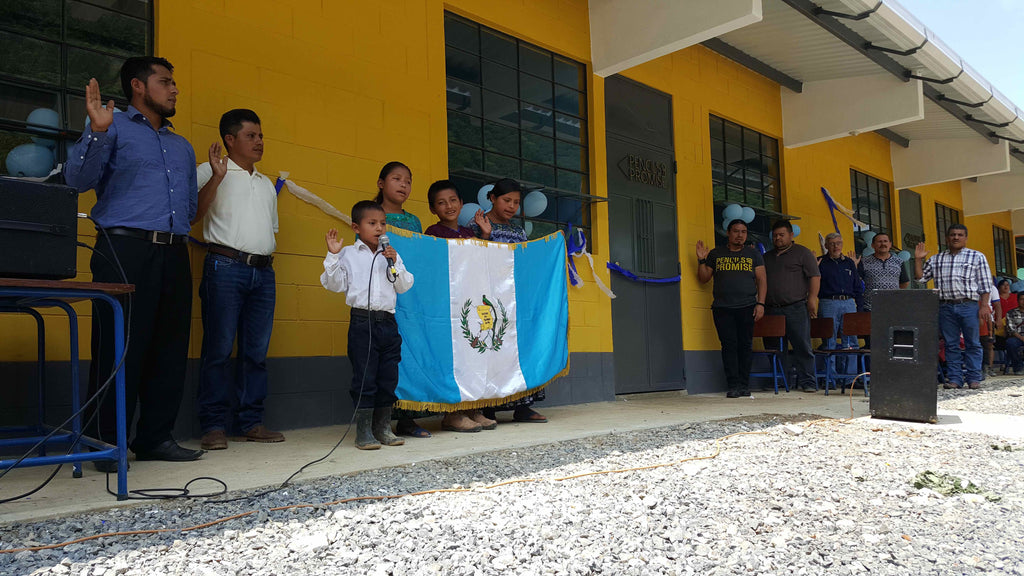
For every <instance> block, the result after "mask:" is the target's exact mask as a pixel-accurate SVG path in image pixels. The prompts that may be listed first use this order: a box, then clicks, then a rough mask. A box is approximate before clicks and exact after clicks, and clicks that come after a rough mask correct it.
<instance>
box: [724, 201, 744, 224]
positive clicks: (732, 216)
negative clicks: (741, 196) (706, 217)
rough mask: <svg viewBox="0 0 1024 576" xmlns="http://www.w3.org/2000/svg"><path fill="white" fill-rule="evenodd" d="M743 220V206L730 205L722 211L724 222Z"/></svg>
mask: <svg viewBox="0 0 1024 576" xmlns="http://www.w3.org/2000/svg"><path fill="white" fill-rule="evenodd" d="M741 218H743V206H740V205H739V204H729V205H728V206H726V207H725V210H722V219H723V220H739V219H741Z"/></svg>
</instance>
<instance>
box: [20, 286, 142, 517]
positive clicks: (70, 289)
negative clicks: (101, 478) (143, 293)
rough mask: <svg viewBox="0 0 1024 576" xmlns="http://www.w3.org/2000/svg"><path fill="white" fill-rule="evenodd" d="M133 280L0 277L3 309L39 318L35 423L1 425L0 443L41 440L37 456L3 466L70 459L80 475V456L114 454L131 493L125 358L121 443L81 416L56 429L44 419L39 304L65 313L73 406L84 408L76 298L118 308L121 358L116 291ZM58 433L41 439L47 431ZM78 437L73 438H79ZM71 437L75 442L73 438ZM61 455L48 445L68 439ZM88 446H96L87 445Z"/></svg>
mask: <svg viewBox="0 0 1024 576" xmlns="http://www.w3.org/2000/svg"><path fill="white" fill-rule="evenodd" d="M134 289H135V287H134V286H132V285H130V284H102V283H93V282H73V281H55V280H21V279H10V278H0V313H23V314H28V315H30V316H32V317H33V318H35V320H36V326H37V334H36V336H37V340H38V348H39V350H38V357H37V364H38V367H39V413H38V415H37V420H36V424H35V425H34V426H9V427H3V428H0V434H2V435H3V436H4V438H3V439H0V448H5V449H6V448H19V447H31V446H34V445H36V444H37V443H40V442H42V444H41V445H40V446H39V451H38V454H37V455H36V456H30V457H27V458H25V459H24V460H22V461H21V462H18V461H17V459H8V460H0V470H5V469H8V468H11V467H19V468H20V467H29V466H50V465H53V464H71V465H72V476H73V477H75V478H81V477H82V462H91V461H96V460H114V461H116V462H117V464H118V466H117V499H118V500H125V499H127V497H128V476H127V471H128V441H127V436H128V430H127V425H126V422H125V391H124V364H123V363H121V364H120V366H119V367H118V369H117V373H116V375H115V378H114V387H115V394H116V403H117V409H116V418H117V445H111V444H107V443H106V442H102V441H100V440H98V439H95V438H92V437H89V436H85V435H82V417H81V415H77V416H75V417H74V418H73V419H72V425H71V429H70V430H68V429H66V428H61V429H59V430H56V431H55V430H54V427H53V426H50V425H47V424H46V423H45V410H46V403H45V399H46V397H45V390H46V386H45V385H46V376H45V374H46V350H45V347H46V346H45V342H46V331H45V327H44V323H43V316H42V315H41V314H40V313H39V311H38V310H37V309H39V308H59V309H61V310H63V311H64V313H65V314H67V317H68V326H69V332H70V348H71V412H72V414H74V413H76V412H78V410H79V408H81V398H80V385H79V375H78V372H79V371H78V315H77V314H76V313H75V310H74V308H72V307H71V303H72V302H79V301H83V300H94V301H95V300H99V301H102V302H106V303H107V304H109V305H110V307H111V308H112V309H113V311H114V334H113V338H114V358H115V361H120V359H121V356H122V355H123V354H124V312H123V310H122V308H121V303H120V302H118V301H117V299H116V298H115V297H114V296H115V295H118V294H127V293H129V292H132V291H134ZM51 432H54V434H53V435H52V436H51V437H50V438H48V439H46V440H45V441H43V439H44V438H46V435H47V434H50V433H51ZM76 438H78V441H77V442H75V439H76ZM72 442H73V444H72ZM68 444H71V446H70V449H69V450H65V451H64V452H65V453H62V454H61V455H59V456H56V455H47V447H48V446H51V445H65V446H66V445H68ZM83 447H84V448H89V449H91V450H92V451H83Z"/></svg>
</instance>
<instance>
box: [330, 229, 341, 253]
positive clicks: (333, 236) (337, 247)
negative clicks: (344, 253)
mask: <svg viewBox="0 0 1024 576" xmlns="http://www.w3.org/2000/svg"><path fill="white" fill-rule="evenodd" d="M326 239H327V250H328V251H329V252H330V253H331V254H337V253H338V252H341V246H342V244H344V243H345V241H344V240H342V239H341V236H338V230H337V229H336V228H331V229H330V230H328V231H327V237H326Z"/></svg>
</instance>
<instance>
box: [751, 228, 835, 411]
mask: <svg viewBox="0 0 1024 576" xmlns="http://www.w3.org/2000/svg"><path fill="white" fill-rule="evenodd" d="M772 243H773V244H774V245H775V248H773V249H772V250H769V251H768V252H766V253H765V255H764V268H765V273H766V276H767V277H768V294H767V295H766V297H765V305H766V307H767V309H766V310H765V315H766V316H773V315H774V316H785V317H786V338H785V339H784V341H783V345H784V346H785V345H786V342H787V341H788V343H789V345H790V346H792V350H791V351H790V352H789V354H787V355H785V360H786V361H785V366H786V373H787V374H792V372H793V370H794V369H795V370H796V382H793V383H792V384H793V386H794V387H795V388H802V389H803V391H804V392H816V391H817V389H818V386H817V383H816V381H815V378H814V352H813V351H812V350H811V318H817V317H818V288H819V286H820V284H821V272H819V270H818V261H817V259H816V258H815V257H814V253H812V252H811V251H810V250H808V249H807V248H804V247H803V246H800V245H799V244H796V243H794V242H793V225H792V224H791V223H790V221H789V220H779V221H777V222H776V223H775V224H773V225H772Z"/></svg>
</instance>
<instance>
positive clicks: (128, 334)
mask: <svg viewBox="0 0 1024 576" xmlns="http://www.w3.org/2000/svg"><path fill="white" fill-rule="evenodd" d="M85 217H86V218H88V219H89V220H91V221H92V222H93V223H94V224H95V223H96V221H95V220H93V219H92V218H91V217H90V216H85ZM97 228H99V225H97ZM99 229H100V230H102V228H99ZM103 234H104V236H106V231H105V230H104V231H103ZM106 237H107V243H108V244H109V243H110V237H109V236H106ZM75 243H76V244H77V245H79V246H84V247H85V248H88V249H89V250H92V251H93V252H94V253H97V254H100V255H101V256H103V257H104V258H105V259H106V260H107V262H110V259H109V258H107V256H106V254H103V253H102V252H98V251H97V250H96V249H95V248H93V247H92V246H89V245H88V244H85V243H83V242H75ZM110 249H111V253H112V255H113V256H114V261H115V262H116V263H117V269H118V271H119V272H120V273H121V278H122V280H123V281H124V283H125V284H127V283H128V277H127V276H126V275H125V272H124V268H123V267H122V266H121V262H120V261H119V260H118V258H117V253H116V252H114V248H113V246H112V245H111V248H110ZM127 298H128V305H129V309H128V311H127V317H126V319H125V342H124V348H123V349H122V351H121V359H120V360H119V361H118V363H117V365H116V366H114V369H113V370H112V371H111V374H110V376H108V377H107V380H106V381H105V382H104V383H103V385H102V386H100V387H99V388H98V389H97V390H96V392H95V393H94V394H93V395H92V396H91V397H90V398H88V399H87V400H86V401H85V402H84V403H82V405H81V406H80V407H79V409H78V410H77V411H76V412H75V413H74V414H72V415H71V416H69V417H68V418H67V419H66V420H64V422H62V423H61V424H60V425H58V426H56V427H54V428H53V430H51V431H50V432H49V433H48V434H47V435H46V436H43V438H42V439H41V440H39V441H38V442H36V444H35V445H34V446H32V447H31V448H29V449H28V450H27V451H26V452H25V453H24V454H22V455H21V457H20V458H18V459H17V460H16V461H15V462H14V464H12V465H11V466H10V467H8V468H6V469H4V470H2V471H0V479H2V478H3V477H4V476H6V475H7V473H8V472H10V471H11V470H13V469H15V468H17V467H18V465H19V464H21V463H22V462H24V461H25V459H27V458H29V457H31V456H32V454H34V453H35V451H36V450H37V449H38V448H39V447H40V446H43V445H45V444H46V442H47V440H49V439H50V438H52V437H53V436H54V435H55V434H57V433H58V432H60V431H61V430H63V429H64V427H65V426H67V425H68V424H69V423H71V422H72V421H73V420H74V419H75V418H77V417H79V416H81V414H82V413H83V412H84V411H85V410H86V409H87V408H89V406H90V405H91V404H92V403H93V402H96V404H97V406H99V405H100V404H101V403H102V399H103V397H105V395H106V392H107V390H109V388H110V384H111V382H113V381H114V380H115V378H116V376H117V372H118V370H120V369H121V366H122V365H123V364H124V362H125V359H126V358H127V354H128V343H129V342H130V340H131V322H130V319H131V294H130V293H129V294H128V296H127ZM97 398H99V400H97ZM40 408H42V407H40ZM98 414H99V409H97V410H95V411H93V413H92V415H91V416H90V417H89V420H87V421H86V423H85V424H84V425H83V426H82V427H81V429H80V430H79V432H78V434H77V435H76V436H75V438H74V440H73V441H72V442H70V444H69V447H68V451H67V453H66V454H67V455H70V454H72V453H73V452H74V448H75V446H76V445H77V444H78V442H79V441H80V440H81V438H82V436H83V435H84V434H85V430H86V429H88V427H89V426H90V425H92V420H93V419H94V418H97V415H98ZM63 467H64V465H63V464H58V465H57V467H56V468H55V469H54V471H53V472H52V473H51V474H50V475H49V476H48V477H47V478H46V480H44V481H43V482H42V483H41V484H40V485H39V486H36V487H35V488H33V489H32V490H30V491H28V492H25V493H23V494H19V495H17V496H12V497H10V498H4V499H2V500H0V504H7V503H8V502H14V501H16V500H20V499H22V498H27V497H28V496H31V495H32V494H35V493H36V492H38V491H40V490H42V489H43V488H44V487H46V485H47V484H49V483H50V482H51V481H52V480H53V479H54V478H55V477H56V476H57V473H58V472H60V470H61V468H63Z"/></svg>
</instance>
